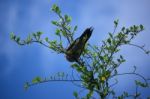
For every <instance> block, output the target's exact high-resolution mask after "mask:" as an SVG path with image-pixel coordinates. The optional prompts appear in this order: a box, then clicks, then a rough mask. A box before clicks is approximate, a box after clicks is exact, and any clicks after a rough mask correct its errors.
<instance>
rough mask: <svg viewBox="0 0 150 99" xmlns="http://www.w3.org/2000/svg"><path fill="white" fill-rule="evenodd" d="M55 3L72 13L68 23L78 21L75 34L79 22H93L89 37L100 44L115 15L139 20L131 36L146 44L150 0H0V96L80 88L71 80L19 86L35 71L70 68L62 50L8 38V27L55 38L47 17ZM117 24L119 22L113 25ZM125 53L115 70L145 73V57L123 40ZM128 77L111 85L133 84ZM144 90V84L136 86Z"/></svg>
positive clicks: (148, 60)
mask: <svg viewBox="0 0 150 99" xmlns="http://www.w3.org/2000/svg"><path fill="white" fill-rule="evenodd" d="M54 3H56V4H58V5H59V6H60V8H61V9H62V13H67V14H69V15H70V16H72V19H73V21H72V25H78V30H77V33H76V34H75V36H76V37H78V36H79V35H80V34H81V33H82V31H84V29H85V28H87V27H90V26H93V27H94V32H93V35H92V37H91V38H90V40H89V42H90V43H91V44H97V45H98V44H100V43H101V41H102V40H104V39H105V38H106V37H107V36H108V35H107V33H108V32H112V31H113V21H114V20H115V19H119V20H120V27H122V26H127V27H128V26H131V25H134V24H136V25H139V24H143V25H144V26H145V28H146V30H145V31H144V32H142V33H141V34H139V35H138V36H137V38H136V39H135V40H134V41H133V42H134V43H135V44H139V45H142V44H145V45H146V48H147V49H150V43H149V42H150V40H149V37H150V21H149V18H150V10H149V9H150V6H149V5H150V1H149V0H105V1H104V0H0V12H1V14H0V45H1V48H0V79H1V81H0V93H1V94H0V99H60V98H61V99H68V98H69V99H72V98H73V96H72V93H73V91H74V90H80V89H79V88H78V87H76V86H74V85H73V84H72V83H60V82H59V83H58V82H56V83H45V84H41V85H37V86H34V87H31V88H30V89H29V90H28V91H24V89H23V84H24V83H25V82H26V81H30V80H32V79H33V78H34V77H36V76H41V77H47V76H49V75H51V74H55V73H57V72H66V73H70V72H71V68H70V63H69V62H67V61H66V59H65V57H64V55H57V54H56V53H52V51H50V50H49V49H47V48H44V47H43V46H40V45H38V44H32V45H28V46H18V45H17V44H16V43H14V42H13V41H11V40H10V38H9V33H10V32H14V33H15V34H17V35H19V36H21V37H22V38H25V37H26V36H27V35H28V34H29V33H33V32H36V31H42V32H44V35H43V37H45V36H48V37H49V38H50V39H56V37H55V35H54V34H53V33H54V30H55V27H54V26H53V25H51V23H50V22H51V20H53V19H56V16H55V14H54V13H52V12H51V11H50V8H51V6H52V4H54ZM118 30H119V28H118ZM121 53H122V54H124V56H125V58H126V59H127V63H125V64H123V65H122V66H121V67H120V68H119V70H120V72H126V71H131V69H132V66H133V65H136V66H137V67H138V72H140V73H141V74H143V75H145V76H146V77H150V74H149V71H150V68H149V66H150V57H149V56H147V55H145V54H144V53H143V52H142V51H141V50H139V49H137V48H134V47H130V46H125V47H123V48H122V51H121ZM132 79H133V78H131V79H129V77H123V78H120V80H121V83H119V87H117V88H116V90H117V92H118V93H119V91H120V90H124V89H127V90H131V91H132V90H133V86H131V85H132V84H130V83H132V82H131V81H130V80H132ZM142 92H143V93H144V95H145V96H146V95H148V94H149V93H148V90H146V91H142Z"/></svg>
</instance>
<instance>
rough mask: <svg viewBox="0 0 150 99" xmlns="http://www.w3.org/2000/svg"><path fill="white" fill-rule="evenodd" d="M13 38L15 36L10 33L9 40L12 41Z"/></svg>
mask: <svg viewBox="0 0 150 99" xmlns="http://www.w3.org/2000/svg"><path fill="white" fill-rule="evenodd" d="M14 36H15V35H14V33H13V32H12V33H10V39H11V40H14Z"/></svg>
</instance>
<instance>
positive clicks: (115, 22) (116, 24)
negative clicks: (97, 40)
mask: <svg viewBox="0 0 150 99" xmlns="http://www.w3.org/2000/svg"><path fill="white" fill-rule="evenodd" d="M118 22H119V20H118V19H117V20H115V21H114V24H115V27H117V26H118Z"/></svg>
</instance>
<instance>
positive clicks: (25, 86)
mask: <svg viewBox="0 0 150 99" xmlns="http://www.w3.org/2000/svg"><path fill="white" fill-rule="evenodd" d="M28 88H29V83H28V82H26V83H25V84H24V89H25V90H28Z"/></svg>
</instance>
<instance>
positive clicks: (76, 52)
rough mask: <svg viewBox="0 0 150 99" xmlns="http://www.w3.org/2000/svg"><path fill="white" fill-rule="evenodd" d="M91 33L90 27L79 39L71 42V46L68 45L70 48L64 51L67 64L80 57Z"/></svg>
mask: <svg viewBox="0 0 150 99" xmlns="http://www.w3.org/2000/svg"><path fill="white" fill-rule="evenodd" d="M92 32H93V28H92V27H90V28H87V29H86V30H85V31H84V32H83V34H82V35H81V36H80V37H78V38H77V39H76V40H75V41H73V43H72V44H70V46H69V47H68V48H67V50H66V59H67V60H68V61H69V62H75V61H76V62H77V61H78V59H79V57H80V55H81V54H82V52H83V50H84V46H85V44H86V42H87V41H88V40H89V38H90V37H91V34H92Z"/></svg>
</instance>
